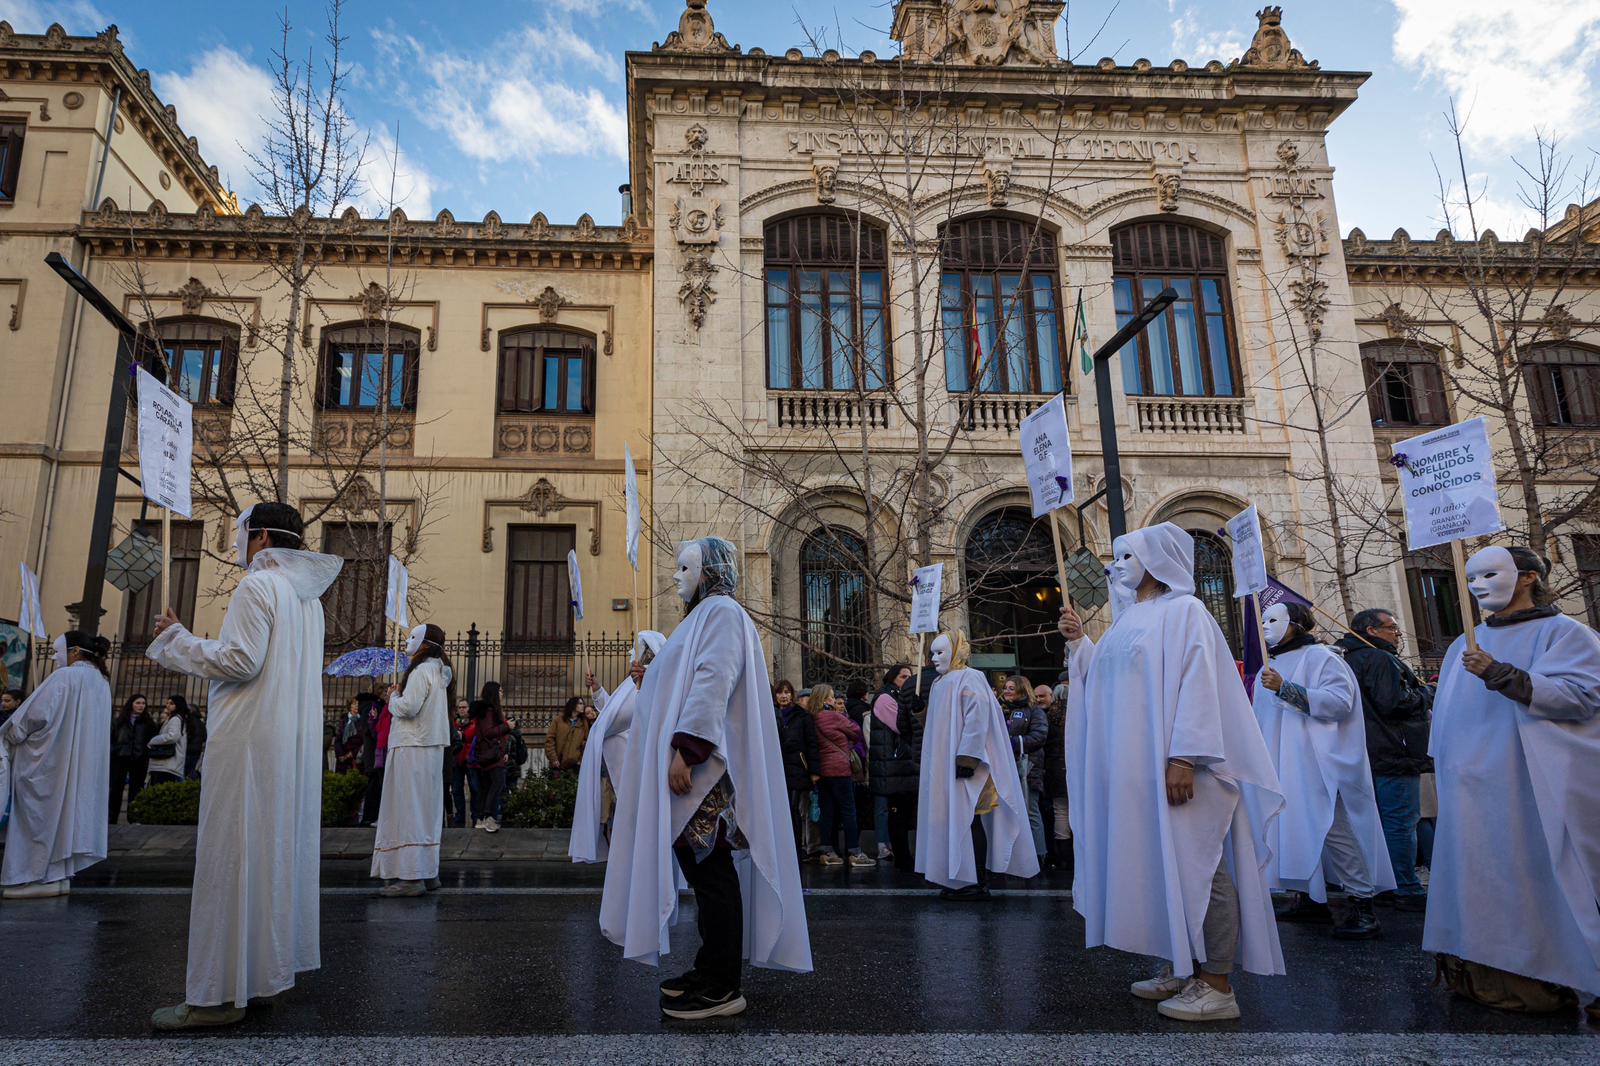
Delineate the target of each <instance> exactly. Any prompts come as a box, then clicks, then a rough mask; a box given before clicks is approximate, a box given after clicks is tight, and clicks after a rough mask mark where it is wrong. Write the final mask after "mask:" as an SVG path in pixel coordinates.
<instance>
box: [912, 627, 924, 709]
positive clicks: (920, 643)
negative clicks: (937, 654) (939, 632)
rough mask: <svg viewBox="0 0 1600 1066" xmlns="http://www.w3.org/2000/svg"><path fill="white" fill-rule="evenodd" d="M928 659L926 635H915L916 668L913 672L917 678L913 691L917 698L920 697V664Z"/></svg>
mask: <svg viewBox="0 0 1600 1066" xmlns="http://www.w3.org/2000/svg"><path fill="white" fill-rule="evenodd" d="M927 657H928V634H926V633H918V634H917V668H916V670H914V671H913V673H914V674H915V675H916V678H917V684H916V688H915V689H914V690H913V691H915V692H916V694H917V695H918V696H921V695H922V663H923V660H924V659H926V658H927Z"/></svg>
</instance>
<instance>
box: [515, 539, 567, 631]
mask: <svg viewBox="0 0 1600 1066" xmlns="http://www.w3.org/2000/svg"><path fill="white" fill-rule="evenodd" d="M506 540H507V551H506V631H505V632H506V642H507V643H508V644H511V645H528V644H539V643H545V642H559V641H568V640H571V639H572V586H571V583H570V582H569V581H568V578H567V552H569V551H571V550H572V549H573V547H574V545H575V544H576V543H577V536H576V531H575V530H574V529H573V527H572V526H512V527H511V528H510V529H509V530H507V535H506Z"/></svg>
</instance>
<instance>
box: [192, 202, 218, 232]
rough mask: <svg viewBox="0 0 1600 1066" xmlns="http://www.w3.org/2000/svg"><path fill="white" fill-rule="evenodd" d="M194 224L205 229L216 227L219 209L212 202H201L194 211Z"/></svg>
mask: <svg viewBox="0 0 1600 1066" xmlns="http://www.w3.org/2000/svg"><path fill="white" fill-rule="evenodd" d="M194 224H195V225H196V226H197V227H199V228H200V229H204V230H213V229H216V228H217V209H216V208H214V207H212V206H211V205H210V204H201V205H200V207H199V208H198V209H197V210H196V211H195V213H194Z"/></svg>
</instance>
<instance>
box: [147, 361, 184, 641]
mask: <svg viewBox="0 0 1600 1066" xmlns="http://www.w3.org/2000/svg"><path fill="white" fill-rule="evenodd" d="M138 383H139V384H138V389H137V391H138V393H139V485H140V488H141V490H142V491H143V492H144V496H145V499H147V500H149V501H150V502H151V503H154V504H156V505H158V506H159V507H160V508H161V609H162V610H163V611H165V610H166V609H167V608H168V607H169V606H171V602H172V599H171V596H172V512H174V511H176V512H177V513H178V514H181V515H183V517H185V518H188V517H189V516H190V515H191V513H192V512H193V510H194V502H193V497H192V495H191V493H190V486H189V480H190V474H191V472H192V470H193V467H194V405H193V404H191V403H190V402H189V401H188V400H185V399H184V398H183V397H182V396H179V395H178V394H177V393H175V392H173V391H172V390H171V389H169V388H167V387H166V386H165V385H163V384H161V382H159V381H157V380H156V377H155V375H154V374H152V373H150V372H149V371H148V370H146V369H145V368H144V367H142V366H141V367H139V368H138Z"/></svg>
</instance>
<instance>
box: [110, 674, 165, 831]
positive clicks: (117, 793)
mask: <svg viewBox="0 0 1600 1066" xmlns="http://www.w3.org/2000/svg"><path fill="white" fill-rule="evenodd" d="M157 732H158V729H157V726H156V723H155V719H154V718H152V717H151V716H150V712H149V705H148V701H147V700H146V699H145V698H144V694H143V693H134V694H133V695H132V696H130V697H128V702H127V703H124V704H123V705H122V710H120V711H118V712H117V713H116V714H115V715H114V716H112V719H111V797H110V801H109V803H108V812H107V813H108V815H109V817H108V823H109V824H111V825H116V824H117V815H118V814H119V813H120V812H121V810H122V794H123V790H124V789H126V790H127V794H128V806H129V807H132V806H133V801H134V798H135V797H136V796H138V795H139V793H140V792H141V791H142V790H143V789H144V781H145V778H146V777H148V776H150V751H149V748H150V739H151V738H152V737H154V736H155V735H156V733H157Z"/></svg>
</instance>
